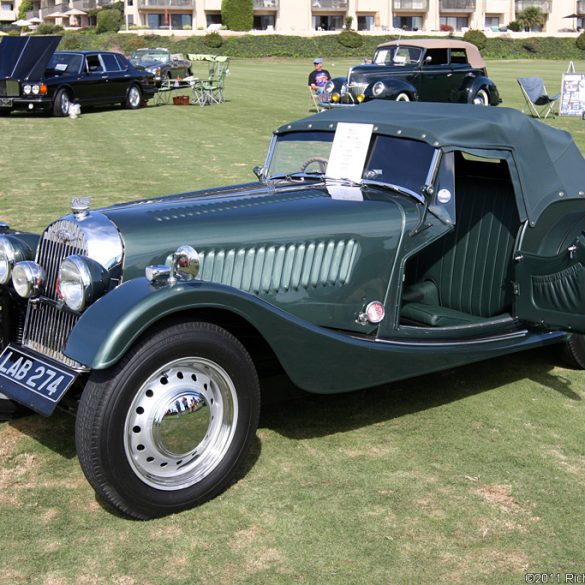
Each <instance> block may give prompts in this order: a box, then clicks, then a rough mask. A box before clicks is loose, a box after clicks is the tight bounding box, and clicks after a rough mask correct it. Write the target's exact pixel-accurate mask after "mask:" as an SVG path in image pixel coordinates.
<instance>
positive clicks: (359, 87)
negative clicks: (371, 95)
mask: <svg viewBox="0 0 585 585" xmlns="http://www.w3.org/2000/svg"><path fill="white" fill-rule="evenodd" d="M366 87H368V84H367V83H350V84H348V86H347V91H348V92H349V93H350V94H351V96H352V97H353V98H357V97H358V95H361V94H363V93H364V91H365V90H366Z"/></svg>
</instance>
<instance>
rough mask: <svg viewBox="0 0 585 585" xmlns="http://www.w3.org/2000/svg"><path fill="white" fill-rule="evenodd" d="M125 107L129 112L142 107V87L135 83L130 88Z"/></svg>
mask: <svg viewBox="0 0 585 585" xmlns="http://www.w3.org/2000/svg"><path fill="white" fill-rule="evenodd" d="M124 106H125V107H126V109H127V110H137V109H138V108H139V107H140V106H142V90H141V89H140V86H138V85H136V84H135V83H133V84H132V85H131V86H130V87H129V88H128V93H127V94H126V101H125V102H124Z"/></svg>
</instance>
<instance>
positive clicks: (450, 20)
mask: <svg viewBox="0 0 585 585" xmlns="http://www.w3.org/2000/svg"><path fill="white" fill-rule="evenodd" d="M439 24H440V25H441V26H443V25H445V26H450V27H451V29H452V30H461V29H462V28H468V27H469V18H468V17H467V16H441V17H440V18H439Z"/></svg>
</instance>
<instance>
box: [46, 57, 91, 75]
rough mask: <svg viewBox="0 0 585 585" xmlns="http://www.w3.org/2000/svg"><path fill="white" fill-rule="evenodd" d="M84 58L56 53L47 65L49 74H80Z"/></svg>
mask: <svg viewBox="0 0 585 585" xmlns="http://www.w3.org/2000/svg"><path fill="white" fill-rule="evenodd" d="M82 62H83V57H82V56H81V55H77V54H75V53H54V54H53V56H52V57H51V60H50V61H49V64H48V65H47V73H49V74H53V75H62V74H63V73H79V71H80V69H81V64H82Z"/></svg>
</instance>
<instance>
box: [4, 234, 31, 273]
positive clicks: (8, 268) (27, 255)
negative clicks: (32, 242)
mask: <svg viewBox="0 0 585 585" xmlns="http://www.w3.org/2000/svg"><path fill="white" fill-rule="evenodd" d="M31 258H32V252H31V249H30V248H29V247H28V246H27V244H25V243H24V242H21V241H20V240H19V239H18V238H15V237H14V236H0V284H8V283H9V282H10V277H11V276H12V270H13V268H14V265H15V264H16V263H17V262H23V261H24V260H30V259H31Z"/></svg>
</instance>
